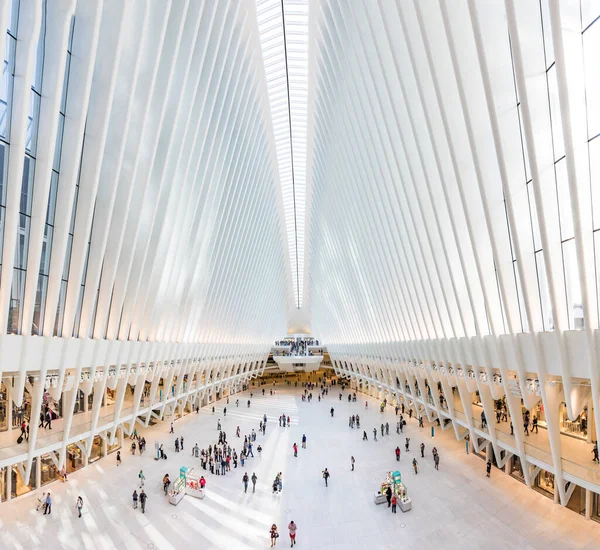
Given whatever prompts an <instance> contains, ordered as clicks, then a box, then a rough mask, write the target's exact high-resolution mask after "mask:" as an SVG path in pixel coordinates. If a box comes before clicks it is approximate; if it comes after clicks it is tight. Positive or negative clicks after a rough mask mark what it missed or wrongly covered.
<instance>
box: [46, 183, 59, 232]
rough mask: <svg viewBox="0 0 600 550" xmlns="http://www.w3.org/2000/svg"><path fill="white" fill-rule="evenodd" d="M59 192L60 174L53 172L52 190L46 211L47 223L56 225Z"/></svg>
mask: <svg viewBox="0 0 600 550" xmlns="http://www.w3.org/2000/svg"><path fill="white" fill-rule="evenodd" d="M57 192H58V174H57V173H56V172H52V176H51V179H50V191H49V194H48V210H47V211H46V223H49V224H50V225H54V215H55V211H56V193H57Z"/></svg>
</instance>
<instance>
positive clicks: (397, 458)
mask: <svg viewBox="0 0 600 550" xmlns="http://www.w3.org/2000/svg"><path fill="white" fill-rule="evenodd" d="M394 452H395V453H396V462H400V447H396V450H395V451H394Z"/></svg>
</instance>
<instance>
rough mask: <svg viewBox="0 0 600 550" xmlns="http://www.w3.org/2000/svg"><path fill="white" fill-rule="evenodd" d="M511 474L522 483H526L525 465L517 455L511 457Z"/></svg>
mask: <svg viewBox="0 0 600 550" xmlns="http://www.w3.org/2000/svg"><path fill="white" fill-rule="evenodd" d="M510 475H511V476H512V477H514V478H515V479H518V480H519V481H521V482H522V483H525V474H524V473H523V465H522V464H521V459H520V458H519V457H518V456H516V455H513V456H512V458H511V459H510Z"/></svg>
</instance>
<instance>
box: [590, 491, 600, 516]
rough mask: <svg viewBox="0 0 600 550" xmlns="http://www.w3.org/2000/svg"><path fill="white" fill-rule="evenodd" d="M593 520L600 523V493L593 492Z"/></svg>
mask: <svg viewBox="0 0 600 550" xmlns="http://www.w3.org/2000/svg"><path fill="white" fill-rule="evenodd" d="M591 518H592V519H593V520H594V521H597V522H599V523H600V493H594V492H592V513H591Z"/></svg>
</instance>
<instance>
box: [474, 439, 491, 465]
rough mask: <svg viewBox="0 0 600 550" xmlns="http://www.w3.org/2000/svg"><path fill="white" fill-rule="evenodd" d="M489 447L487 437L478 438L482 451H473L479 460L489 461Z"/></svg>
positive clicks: (478, 444)
mask: <svg viewBox="0 0 600 550" xmlns="http://www.w3.org/2000/svg"><path fill="white" fill-rule="evenodd" d="M487 446H488V440H487V439H486V438H485V437H478V438H477V447H479V448H480V449H481V450H480V451H479V452H477V451H476V450H475V449H473V454H475V455H476V456H478V457H479V458H482V459H483V460H487V453H486V449H487Z"/></svg>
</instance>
